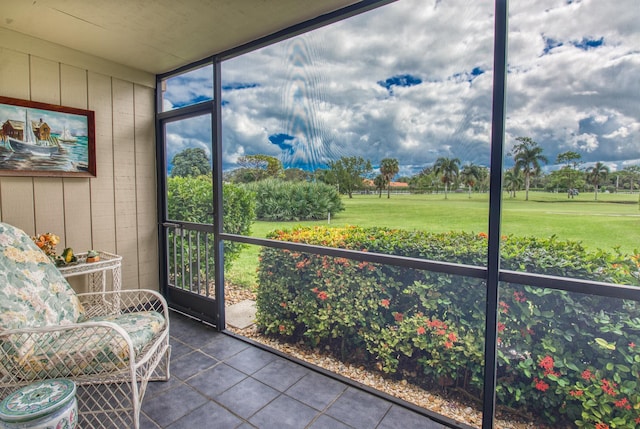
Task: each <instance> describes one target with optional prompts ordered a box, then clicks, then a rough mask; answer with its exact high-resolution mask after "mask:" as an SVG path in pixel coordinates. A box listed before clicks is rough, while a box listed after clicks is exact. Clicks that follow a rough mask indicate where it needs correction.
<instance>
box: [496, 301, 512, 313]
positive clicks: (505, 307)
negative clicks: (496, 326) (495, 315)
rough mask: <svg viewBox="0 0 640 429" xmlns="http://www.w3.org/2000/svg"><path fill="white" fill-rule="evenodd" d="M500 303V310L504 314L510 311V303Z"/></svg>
mask: <svg viewBox="0 0 640 429" xmlns="http://www.w3.org/2000/svg"><path fill="white" fill-rule="evenodd" d="M498 304H499V305H500V311H502V312H503V313H504V314H507V313H508V312H509V304H507V303H506V302H504V301H500V302H499V303H498Z"/></svg>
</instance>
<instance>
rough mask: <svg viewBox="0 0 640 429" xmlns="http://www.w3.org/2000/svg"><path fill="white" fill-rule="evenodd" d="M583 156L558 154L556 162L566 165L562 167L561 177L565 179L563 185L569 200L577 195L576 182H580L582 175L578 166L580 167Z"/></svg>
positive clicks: (574, 153)
mask: <svg viewBox="0 0 640 429" xmlns="http://www.w3.org/2000/svg"><path fill="white" fill-rule="evenodd" d="M581 158H582V155H580V154H579V153H578V152H574V151H571V150H570V151H567V152H562V153H559V154H558V157H557V158H556V162H557V163H558V164H560V163H564V164H565V165H564V167H562V169H561V170H560V171H561V173H562V174H561V176H562V178H563V180H562V182H561V185H562V186H563V187H565V188H566V189H567V198H573V197H574V195H575V192H574V191H575V188H576V187H577V185H576V182H577V181H578V180H579V176H580V173H579V172H578V165H580V159H581Z"/></svg>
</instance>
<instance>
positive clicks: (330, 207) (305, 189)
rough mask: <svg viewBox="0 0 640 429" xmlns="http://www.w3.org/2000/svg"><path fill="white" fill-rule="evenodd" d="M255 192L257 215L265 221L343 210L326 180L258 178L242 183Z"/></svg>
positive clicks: (314, 217)
mask: <svg viewBox="0 0 640 429" xmlns="http://www.w3.org/2000/svg"><path fill="white" fill-rule="evenodd" d="M245 186H246V188H247V189H249V190H250V191H251V192H253V193H254V194H255V195H256V216H257V218H258V219H260V220H268V221H300V220H317V219H326V218H327V215H328V214H329V213H331V215H332V216H333V215H335V214H336V213H338V212H340V211H343V210H344V205H343V203H342V200H341V199H340V195H339V194H338V191H337V190H336V188H335V187H333V186H329V185H327V184H325V183H314V182H286V181H283V180H277V179H267V180H261V181H259V182H253V183H250V184H247V185H245Z"/></svg>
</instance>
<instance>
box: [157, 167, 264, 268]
mask: <svg viewBox="0 0 640 429" xmlns="http://www.w3.org/2000/svg"><path fill="white" fill-rule="evenodd" d="M211 180H212V178H211V175H203V176H185V177H180V176H172V177H169V178H167V211H168V217H169V219H172V220H177V221H182V222H191V223H203V224H211V223H213V186H212V182H211ZM222 192H223V210H224V221H223V223H224V224H223V229H224V232H227V233H230V234H241V235H249V233H250V230H251V224H252V223H253V221H254V219H255V202H254V196H253V194H252V193H251V192H250V191H248V190H246V189H244V188H242V187H240V186H236V185H232V184H227V183H225V184H224V185H223V188H222ZM242 248H243V246H242V244H241V243H235V242H228V243H225V267H227V268H228V267H229V266H231V263H232V262H233V261H234V260H235V259H237V257H238V256H239V254H240V251H241V250H242ZM183 251H184V252H187V253H188V249H186V248H185V249H183ZM209 257H210V258H212V257H213V255H209ZM189 260H190V258H189ZM209 265H210V266H211V267H213V263H210V264H209Z"/></svg>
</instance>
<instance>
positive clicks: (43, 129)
mask: <svg viewBox="0 0 640 429" xmlns="http://www.w3.org/2000/svg"><path fill="white" fill-rule="evenodd" d="M31 128H33V134H35V135H36V139H38V140H49V139H50V138H51V127H50V126H49V125H47V123H46V122H44V121H43V120H42V118H40V121H39V122H36V121H31Z"/></svg>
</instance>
